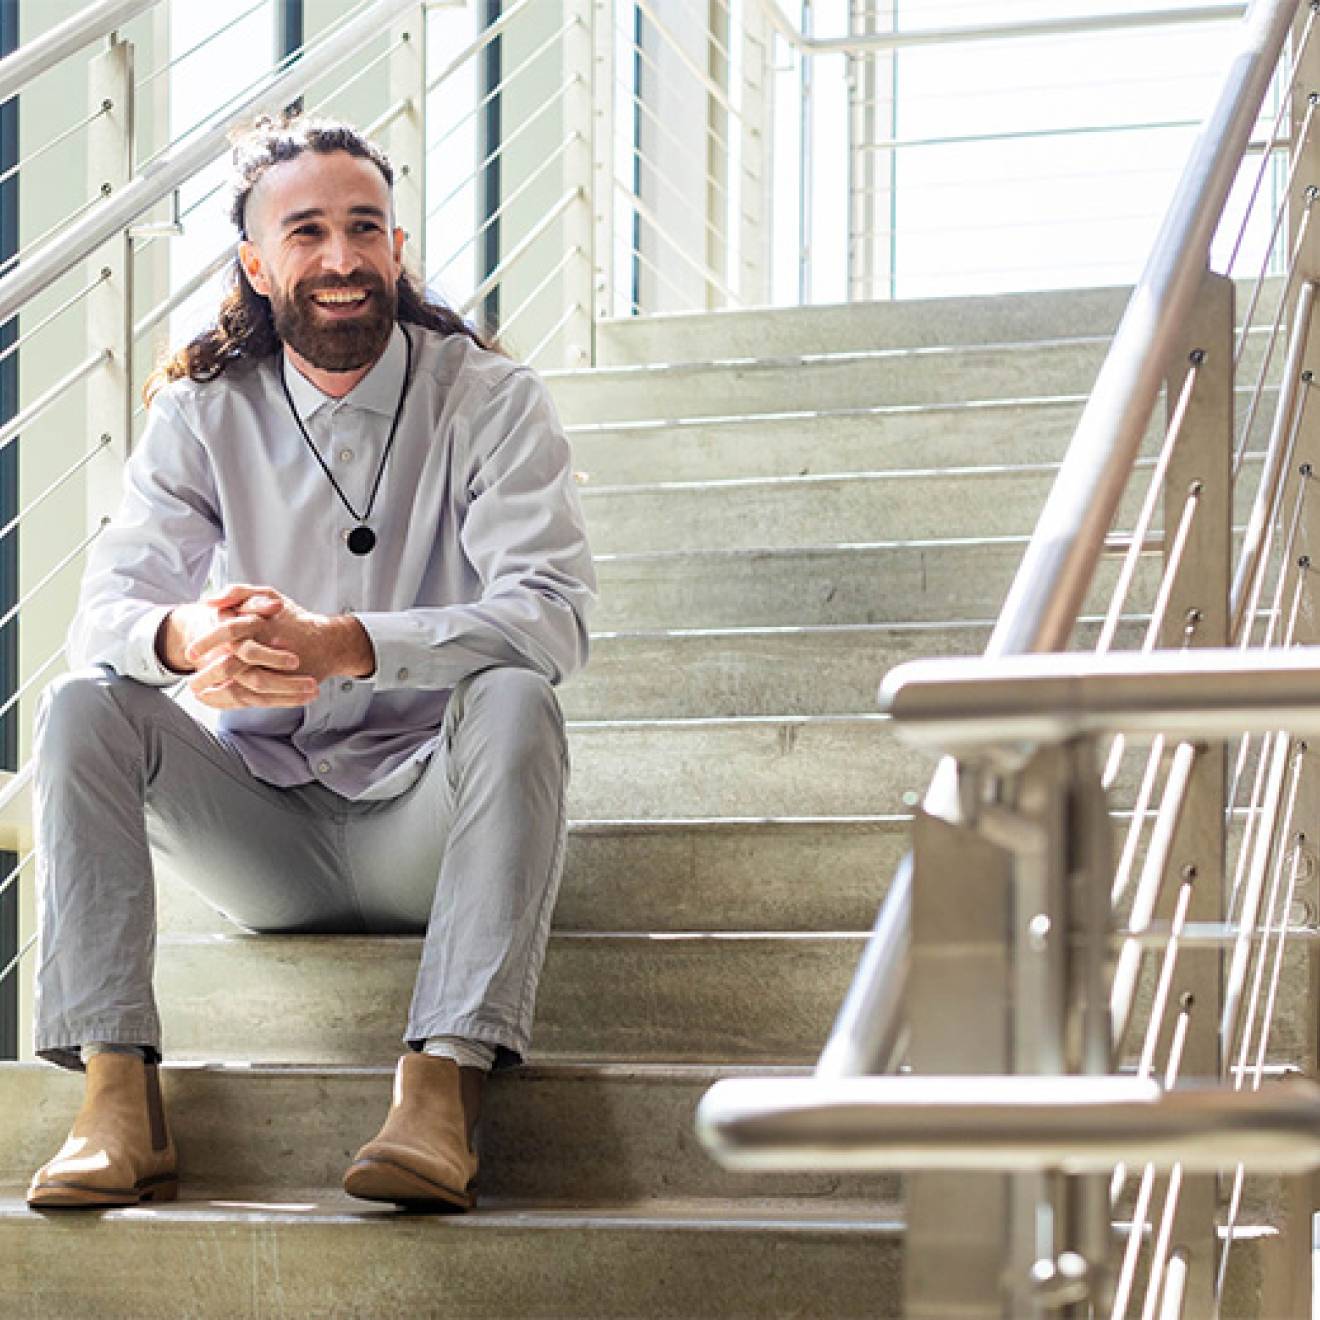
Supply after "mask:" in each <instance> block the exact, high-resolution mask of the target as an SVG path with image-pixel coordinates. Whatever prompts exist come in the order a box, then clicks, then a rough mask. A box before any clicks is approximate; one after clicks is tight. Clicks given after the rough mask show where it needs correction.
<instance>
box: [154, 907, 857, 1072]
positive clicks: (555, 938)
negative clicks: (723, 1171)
mask: <svg viewBox="0 0 1320 1320" xmlns="http://www.w3.org/2000/svg"><path fill="white" fill-rule="evenodd" d="M863 943H864V937H863V936H861V935H857V934H852V933H847V934H828V933H827V934H782V933H777V934H760V933H758V934H753V935H743V934H711V933H700V934H686V935H678V934H673V935H624V934H590V935H580V934H574V935H570V934H561V933H556V934H552V935H551V937H550V947H549V951H548V953H547V955H546V962H545V970H544V973H543V975H542V979H541V985H540V995H539V999H538V1002H537V1014H536V1027H535V1031H534V1036H533V1054H534V1056H535V1058H536V1060H537V1061H545V1060H549V1059H558V1060H574V1061H584V1060H599V1061H602V1062H605V1061H614V1062H621V1061H636V1062H665V1063H743V1062H754V1061H755V1062H771V1063H791V1064H806V1063H810V1062H814V1060H815V1058H816V1056H817V1055H818V1054H819V1052H820V1048H821V1046H822V1045H823V1044H824V1042H825V1039H826V1037H827V1036H828V1034H829V1029H830V1026H831V1024H832V1023H833V1021H834V1016H835V1014H836V1012H837V1011H838V1007H839V1004H840V1003H841V1002H842V1000H843V995H844V992H845V990H846V989H847V987H848V984H849V981H850V980H851V978H852V974H853V970H854V968H855V967H856V963H857V959H858V957H859V956H860V954H861V951H862V946H863ZM420 954H421V939H420V937H414V936H405V935H390V936H376V935H289V936H281V935H229V936H202V937H196V938H188V937H183V936H171V937H162V939H161V941H160V946H159V950H158V954H157V970H156V987H157V994H158V998H159V1003H160V1010H161V1015H162V1020H163V1024H164V1051H165V1054H166V1057H168V1058H169V1059H171V1060H180V1059H184V1060H188V1059H192V1060H207V1061H212V1062H215V1061H222V1060H223V1061H247V1062H269V1063H313V1064H392V1063H393V1062H394V1061H395V1060H396V1059H397V1058H398V1056H399V1054H400V1053H401V1052H402V1049H403V1045H402V1043H401V1037H402V1033H403V1031H404V1028H405V1026H406V1018H407V1009H408V1004H409V1001H410V999H411V995H412V986H413V981H414V979H415V976H416V972H417V964H418V959H419V957H420Z"/></svg>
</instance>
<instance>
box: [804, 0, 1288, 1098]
mask: <svg viewBox="0 0 1320 1320" xmlns="http://www.w3.org/2000/svg"><path fill="white" fill-rule="evenodd" d="M1188 12H1190V11H1188ZM1295 12H1296V4H1295V2H1294V0H1254V3H1253V4H1252V6H1251V9H1250V11H1249V13H1248V15H1247V18H1246V21H1245V23H1244V25H1243V29H1244V30H1243V37H1242V40H1241V43H1240V49H1239V54H1238V56H1237V58H1236V59H1235V61H1234V63H1233V66H1232V69H1231V72H1230V75H1229V77H1228V79H1227V81H1226V83H1225V86H1224V88H1223V90H1222V92H1221V94H1220V97H1219V100H1218V102H1217V104H1216V106H1215V108H1214V110H1213V112H1212V113H1211V115H1210V117H1209V119H1208V120H1207V122H1206V125H1205V127H1204V129H1203V130H1202V132H1201V135H1200V137H1199V138H1198V140H1197V144H1196V147H1195V149H1194V151H1193V153H1192V157H1191V160H1190V161H1189V163H1188V165H1187V167H1186V169H1185V170H1184V172H1183V176H1182V179H1181V181H1180V183H1179V186H1178V189H1177V192H1176V194H1175V196H1174V199H1173V202H1172V204H1171V206H1170V209H1169V212H1168V215H1167V217H1166V219H1165V222H1164V225H1163V226H1162V228H1161V230H1160V233H1159V236H1158V238H1157V240H1156V244H1155V247H1154V251H1153V253H1152V255H1151V257H1150V259H1149V260H1148V262H1147V265H1146V269H1145V271H1144V273H1143V275H1142V277H1141V280H1140V282H1139V283H1138V285H1137V287H1136V289H1135V291H1134V293H1133V295H1132V298H1131V299H1130V301H1129V303H1128V308H1127V311H1126V312H1125V314H1124V316H1123V319H1122V322H1121V323H1120V325H1119V328H1118V331H1117V334H1116V336H1115V340H1114V344H1113V347H1112V348H1111V350H1110V352H1109V354H1108V356H1107V357H1106V359H1105V363H1104V365H1103V367H1102V368H1101V371H1100V375H1099V378H1098V379H1097V381H1096V385H1095V389H1094V391H1093V393H1092V395H1091V397H1090V400H1089V401H1088V403H1087V406H1086V409H1085V411H1084V412H1083V415H1082V417H1081V419H1080V421H1079V423H1078V427H1077V430H1076V432H1075V433H1074V436H1073V440H1072V443H1071V444H1070V445H1069V448H1068V451H1067V454H1066V455H1065V457H1064V461H1063V463H1062V465H1061V467H1060V471H1059V476H1058V478H1057V479H1056V481H1055V483H1054V486H1053V487H1052V489H1051V492H1050V496H1049V499H1048V500H1047V503H1046V505H1045V509H1044V511H1043V513H1042V515H1041V518H1040V520H1039V522H1038V523H1037V526H1036V529H1035V531H1034V532H1033V534H1032V537H1031V540H1030V542H1029V543H1028V547H1027V550H1026V553H1025V555H1024V557H1023V560H1022V563H1021V565H1020V566H1019V569H1018V572H1017V574H1016V576H1015V577H1014V580H1013V585H1012V587H1011V589H1010V592H1009V596H1008V599H1007V600H1006V601H1005V604H1004V608H1003V610H1002V611H1001V613H1000V616H999V620H998V622H997V624H996V627H995V630H994V634H993V635H992V638H991V641H990V644H989V646H988V648H987V652H986V654H987V656H991V657H993V656H998V655H1010V654H1014V653H1021V652H1029V651H1051V650H1059V649H1061V648H1062V647H1063V646H1064V645H1066V643H1067V640H1068V637H1069V635H1070V633H1071V631H1072V628H1073V626H1074V624H1075V622H1076V620H1077V617H1078V614H1079V612H1080V607H1081V602H1082V599H1083V596H1084V593H1085V591H1086V588H1087V586H1088V584H1089V582H1090V579H1091V576H1092V573H1093V571H1094V568H1095V565H1096V563H1097V562H1098V560H1099V557H1100V555H1101V553H1102V551H1103V550H1104V548H1105V544H1106V540H1107V538H1108V536H1109V528H1110V526H1111V523H1112V519H1113V515H1114V511H1115V510H1116V508H1117V506H1118V501H1119V499H1120V498H1121V496H1122V493H1123V490H1124V488H1125V486H1126V484H1127V480H1128V476H1129V474H1130V472H1131V470H1132V466H1133V464H1134V462H1135V461H1136V458H1137V455H1138V453H1139V451H1140V447H1141V442H1142V438H1143V436H1144V434H1145V430H1146V427H1147V425H1148V423H1149V420H1150V417H1151V414H1152V413H1153V411H1154V408H1155V403H1156V400H1157V398H1158V396H1159V392H1160V389H1161V387H1162V385H1163V374H1164V370H1165V366H1166V361H1167V358H1168V356H1169V353H1170V352H1171V351H1172V346H1173V343H1174V342H1175V341H1174V336H1175V334H1176V330H1177V327H1178V325H1179V323H1180V322H1181V321H1183V320H1184V319H1185V317H1186V315H1187V313H1188V311H1189V310H1190V308H1191V305H1192V301H1193V299H1194V298H1195V295H1196V292H1197V288H1198V286H1199V284H1200V281H1201V278H1202V276H1203V274H1204V271H1205V269H1206V267H1207V263H1208V254H1209V250H1210V242H1211V240H1212V238H1213V235H1214V230H1215V226H1216V224H1217V222H1218V217H1219V215H1220V213H1221V211H1222V209H1223V206H1224V203H1225V201H1226V199H1227V197H1228V193H1229V190H1230V189H1231V187H1232V183H1233V179H1234V176H1235V173H1236V170H1237V164H1238V161H1239V160H1240V159H1241V156H1242V154H1243V152H1244V151H1245V149H1246V147H1247V145H1248V144H1249V142H1250V138H1251V132H1252V128H1253V126H1254V124H1255V121H1256V118H1257V115H1258V113H1259V110H1260V106H1261V104H1262V103H1263V101H1264V98H1265V94H1266V91H1267V90H1268V87H1269V83H1270V81H1271V79H1272V77H1273V73H1274V68H1275V65H1276V64H1277V63H1278V60H1279V56H1280V53H1281V51H1282V49H1283V44H1284V42H1285V40H1286V39H1287V35H1288V30H1289V26H1290V23H1291V21H1292V19H1293V17H1294V14H1295ZM781 17H782V16H781ZM942 769H947V770H948V773H945V774H941V773H940V772H937V774H936V776H935V778H934V779H933V780H932V782H931V786H930V788H929V790H928V795H927V804H928V805H930V806H933V807H938V805H939V803H940V802H942V801H946V800H947V799H948V797H949V794H950V793H954V792H956V783H955V782H954V780H955V776H954V775H953V773H952V769H953V763H952V762H951V761H948V762H945V763H944V767H942ZM911 873H912V865H911V859H910V857H909V858H907V859H905V860H904V862H903V863H902V865H901V866H900V868H899V874H898V877H897V878H896V882H895V883H894V884H892V885H891V887H890V889H889V891H888V893H887V894H886V896H885V899H884V901H883V903H882V905H881V909H880V913H879V915H878V917H877V919H876V923H875V926H874V929H873V933H872V935H871V939H870V941H869V943H868V946H867V949H866V952H865V953H864V954H863V957H862V960H861V963H860V965H859V968H858V971H857V974H856V975H855V976H854V978H853V981H852V984H851V985H850V987H849V990H848V993H847V995H846V997H845V1000H844V1003H843V1005H842V1006H841V1008H840V1011H839V1014H838V1016H837V1018H836V1020H835V1022H834V1025H833V1027H832V1029H831V1032H830V1036H829V1039H828V1041H827V1043H826V1045H825V1048H824V1050H823V1051H822V1054H821V1057H820V1063H819V1066H820V1068H821V1069H822V1074H823V1075H830V1076H836V1077H837V1076H842V1075H846V1074H848V1073H853V1074H856V1073H860V1072H870V1071H875V1070H876V1069H877V1068H879V1067H882V1066H891V1067H892V1066H893V1063H892V1058H891V1052H892V1049H893V1046H894V1043H895V1042H896V1041H898V1040H899V1039H900V1038H901V1036H902V1033H903V1026H902V1013H903V994H904V984H905V981H906V969H907V962H908V948H909V933H908V920H909V917H910V913H911V906H912V893H911Z"/></svg>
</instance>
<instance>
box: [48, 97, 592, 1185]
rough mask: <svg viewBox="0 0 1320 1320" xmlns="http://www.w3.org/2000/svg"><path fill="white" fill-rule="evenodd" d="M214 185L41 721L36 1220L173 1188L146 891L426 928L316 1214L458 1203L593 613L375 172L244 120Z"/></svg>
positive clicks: (547, 462) (284, 921)
mask: <svg viewBox="0 0 1320 1320" xmlns="http://www.w3.org/2000/svg"><path fill="white" fill-rule="evenodd" d="M235 167H236V171H235V172H236V186H235V194H234V202H233V210H232V217H233V220H234V224H235V226H236V227H237V229H238V231H239V234H240V237H241V242H240V244H239V248H238V255H237V261H236V264H235V267H234V270H233V272H232V287H231V290H230V292H229V294H228V295H227V297H226V298H225V300H224V302H223V303H222V305H221V307H220V309H219V313H218V315H217V318H216V322H215V324H214V326H212V327H211V328H210V329H209V330H207V331H206V332H205V333H203V334H202V335H200V336H199V337H198V338H196V339H194V340H193V341H192V342H191V343H190V344H188V345H187V346H186V347H185V348H184V349H183V350H182V351H181V352H180V353H179V354H177V355H176V356H175V357H174V358H173V359H172V360H170V361H169V362H168V363H167V364H166V365H165V367H164V368H162V370H161V371H160V372H158V373H157V374H156V377H154V378H153V381H152V382H151V384H150V385H149V387H148V392H149V397H150V398H151V407H150V412H149V419H148V423H147V427H146V430H145V433H144V435H143V437H142V440H141V442H140V443H139V445H138V446H137V448H136V449H135V451H134V453H133V456H132V458H131V459H130V461H129V464H128V467H127V471H126V475H125V490H124V496H123V501H122V504H121V507H120V509H119V511H118V514H117V516H116V517H115V519H114V520H113V522H112V523H111V524H110V525H109V526H108V527H107V528H106V530H105V531H104V532H103V534H102V535H101V536H100V537H99V538H98V540H97V541H96V543H95V546H94V548H93V551H92V556H91V560H90V562H89V565H88V569H87V574H86V577H85V579H84V582H83V590H82V597H81V600H80V604H79V610H78V615H77V618H76V619H75V621H74V625H73V628H72V631H71V633H70V641H69V653H70V656H71V663H72V665H73V672H71V673H70V674H69V675H67V676H66V677H64V678H62V679H60V680H59V681H57V682H56V683H54V684H53V685H52V686H51V687H50V688H49V689H48V690H47V692H46V694H45V696H44V699H43V703H42V707H41V710H40V712H39V715H38V727H37V778H36V793H35V797H36V816H37V834H38V852H39V880H38V886H39V895H40V903H39V921H40V934H41V944H40V948H41V952H40V958H39V965H38V969H37V987H36V989H37V996H36V1004H37V1007H36V1049H37V1053H38V1054H39V1055H40V1056H42V1057H43V1058H46V1059H48V1060H50V1061H51V1062H53V1063H56V1064H59V1065H61V1066H64V1067H67V1068H75V1069H78V1068H81V1069H85V1071H86V1074H87V1085H86V1092H85V1097H84V1101H83V1105H82V1108H81V1109H80V1111H79V1113H78V1115H77V1117H76V1118H75V1120H74V1124H73V1129H72V1132H71V1134H70V1137H69V1140H68V1141H67V1142H66V1143H65V1145H64V1147H63V1148H62V1149H61V1150H60V1151H59V1152H58V1153H57V1154H56V1155H55V1157H54V1158H53V1159H52V1160H51V1161H50V1162H48V1163H47V1164H46V1165H44V1166H43V1167H42V1168H41V1169H40V1170H38V1172H37V1173H36V1175H35V1176H34V1178H33V1180H32V1186H31V1188H30V1189H29V1193H28V1200H29V1202H30V1203H31V1204H33V1205H37V1206H42V1207H47V1206H51V1207H58V1206H93V1205H97V1206H100V1205H123V1204H133V1203H136V1202H138V1201H140V1200H145V1199H164V1198H169V1197H173V1196H174V1195H176V1194H177V1181H178V1174H177V1167H176V1162H175V1154H174V1146H173V1143H172V1141H171V1138H170V1136H169V1131H168V1125H167V1123H166V1121H165V1115H164V1110H163V1106H162V1102H161V1094H160V1087H159V1079H158V1072H157V1067H158V1064H159V1062H160V1059H161V1050H162V1039H161V1028H160V1019H159V1016H158V1013H157V1008H156V1003H155V999H154V995H153V989H152V974H153V965H154V956H155V938H156V913H155V878H154V877H155V869H156V868H157V867H160V868H163V869H165V870H168V871H169V872H171V873H172V874H173V875H175V876H177V877H179V878H181V879H182V880H183V881H184V882H186V883H188V884H190V885H191V886H192V887H193V888H195V889H196V890H197V891H198V892H199V893H200V894H201V895H202V896H203V897H204V898H205V899H206V900H207V901H208V902H209V903H210V904H211V905H212V906H213V907H215V908H216V909H218V910H219V911H221V912H223V913H224V914H225V915H227V916H228V917H229V918H230V919H231V920H233V921H234V922H236V923H238V924H239V925H240V926H242V927H245V928H247V929H249V930H252V931H260V932H276V931H278V932H322V933H325V932H370V933H376V934H380V933H402V932H412V933H418V934H422V933H424V936H425V938H424V940H423V944H422V953H421V961H420V966H419V968H418V972H417V977H416V983H415V987H414V991H413V996H412V1003H411V1007H410V1009H409V1012H408V1016H407V1024H406V1028H405V1030H404V1032H403V1039H404V1041H405V1042H406V1044H407V1045H408V1046H409V1049H408V1051H407V1052H406V1053H405V1054H404V1055H403V1057H402V1058H401V1059H400V1060H399V1064H398V1068H397V1070H396V1074H395V1080H394V1091H393V1100H392V1102H391V1104H390V1106H389V1110H388V1113H387V1115H386V1119H385V1125H384V1127H383V1128H382V1129H381V1131H380V1133H379V1134H378V1135H377V1137H376V1138H375V1139H374V1140H372V1141H370V1142H368V1143H367V1145H366V1146H364V1147H363V1148H362V1150H361V1151H360V1152H359V1153H358V1156H357V1158H356V1159H355V1160H354V1161H353V1163H352V1165H351V1167H350V1168H349V1169H348V1171H347V1173H346V1176H345V1187H346V1189H347V1190H348V1191H349V1192H351V1193H352V1194H354V1195H356V1196H362V1197H365V1198H368V1199H373V1200H385V1201H395V1202H401V1203H406V1204H420V1205H428V1206H433V1207H437V1208H452V1209H465V1208H467V1207H468V1206H469V1205H470V1204H471V1203H472V1188H473V1185H474V1181H475V1177H476V1168H477V1160H476V1155H475V1153H474V1148H473V1140H472V1133H473V1127H474V1124H475V1122H476V1119H477V1114H478V1110H479V1105H480V1097H481V1090H482V1083H483V1081H484V1079H485V1076H486V1073H487V1071H488V1070H489V1069H490V1068H491V1066H492V1065H494V1066H501V1065H508V1064H513V1063H517V1062H518V1061H519V1060H520V1059H521V1058H522V1056H523V1054H524V1053H525V1051H526V1049H527V1046H528V1039H529V1034H530V1030H531V1018H532V1009H533V1003H534V1000H535V995H536V985H537V980H538V977H539V974H540V969H541V964H542V960H543V958H544V953H545V944H546V939H547V935H548V931H549V924H550V913H551V909H552V908H553V906H554V898H555V893H556V890H557V887H558V883H559V875H560V870H561V867H562V862H563V842H564V789H565V782H566V778H567V767H568V760H567V751H566V746H565V740H564V727H563V719H562V716H561V714H560V711H559V707H558V703H557V701H556V699H555V695H554V691H553V685H554V684H556V683H558V682H559V681H560V680H561V679H563V678H565V677H566V676H567V675H569V674H570V673H572V672H573V671H574V670H575V669H577V668H578V667H579V666H580V665H581V664H582V663H583V662H584V660H585V658H586V652H587V629H586V617H587V611H588V608H589V606H590V604H591V602H592V600H593V599H594V588H595V580H594V576H593V572H592V566H591V558H590V554H589V551H588V547H587V542H586V536H585V533H584V529H583V522H582V516H581V510H580V507H579V504H578V500H577V496H576V492H575V489H574V485H573V480H572V473H571V470H570V464H569V452H568V446H567V443H566V442H565V440H564V437H563V434H562V431H561V429H560V427H559V424H558V421H557V419H556V417H555V413H554V409H553V407H552V406H551V403H550V401H549V398H548V396H547V394H546V391H545V388H544V386H543V385H542V384H541V382H540V380H539V379H538V378H537V376H536V375H535V373H534V372H532V371H531V370H530V369H529V368H527V367H524V366H520V365H518V364H516V363H514V362H512V361H510V360H509V359H508V358H507V357H505V356H504V355H503V354H502V353H500V352H498V351H495V350H494V349H493V348H492V346H491V345H490V344H488V343H487V342H486V341H485V340H484V339H483V338H482V337H481V336H480V335H478V334H477V333H476V332H475V331H473V330H472V328H471V327H469V326H468V325H467V324H466V323H465V322H463V321H462V319H461V318H460V317H458V316H457V315H456V314H455V313H454V312H452V311H451V310H449V309H448V308H445V307H444V306H442V305H439V304H436V303H434V302H431V301H428V300H426V299H424V298H423V296H422V295H421V294H420V293H419V291H418V289H417V287H416V286H415V284H414V283H413V282H412V280H411V279H410V278H409V277H408V275H407V274H406V272H405V271H404V268H403V248H404V240H405V235H404V233H403V231H402V230H401V229H399V228H397V227H396V226H395V225H394V223H393V207H392V195H391V188H392V182H393V175H392V171H391V168H390V165H389V163H388V161H387V160H386V159H385V157H384V156H383V155H382V154H381V153H380V151H379V149H378V148H376V147H375V146H374V145H373V144H371V143H370V142H368V141H367V140H365V139H364V138H362V137H361V136H360V135H359V134H358V133H357V132H356V131H354V130H353V129H351V128H349V127H347V126H345V125H342V124H332V123H324V122H320V123H318V122H312V121H294V122H293V123H292V124H291V125H270V124H265V125H262V126H261V127H259V128H258V129H257V130H256V131H254V132H253V133H252V134H251V135H249V136H248V137H246V138H245V139H243V140H242V141H241V142H240V143H239V144H238V146H237V148H236V151H235ZM208 582H209V583H210V584H211V588H210V590H209V592H208V591H207V584H208ZM166 689H174V692H173V695H172V694H171V692H167V691H166ZM176 697H177V699H175V698H176ZM345 988H346V989H349V990H350V992H351V987H349V986H347V985H346V987H345ZM272 1007H273V1011H274V1012H275V1013H279V1011H280V1006H279V1005H278V1004H276V1005H273V1006H272ZM292 1027H293V1029H294V1030H299V1031H301V1032H303V1033H304V1034H306V1035H307V1037H308V1038H309V1039H310V1040H311V1041H313V1042H317V1041H321V1040H326V1039H327V1038H328V1036H329V1035H330V1034H331V1031H332V1028H331V1027H329V1026H328V1025H327V1024H322V1023H317V1022H314V1021H305V1022H300V1023H295V1024H292ZM310 1048H311V1049H312V1051H313V1052H314V1051H315V1048H316V1047H315V1045H313V1046H312V1047H310Z"/></svg>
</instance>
